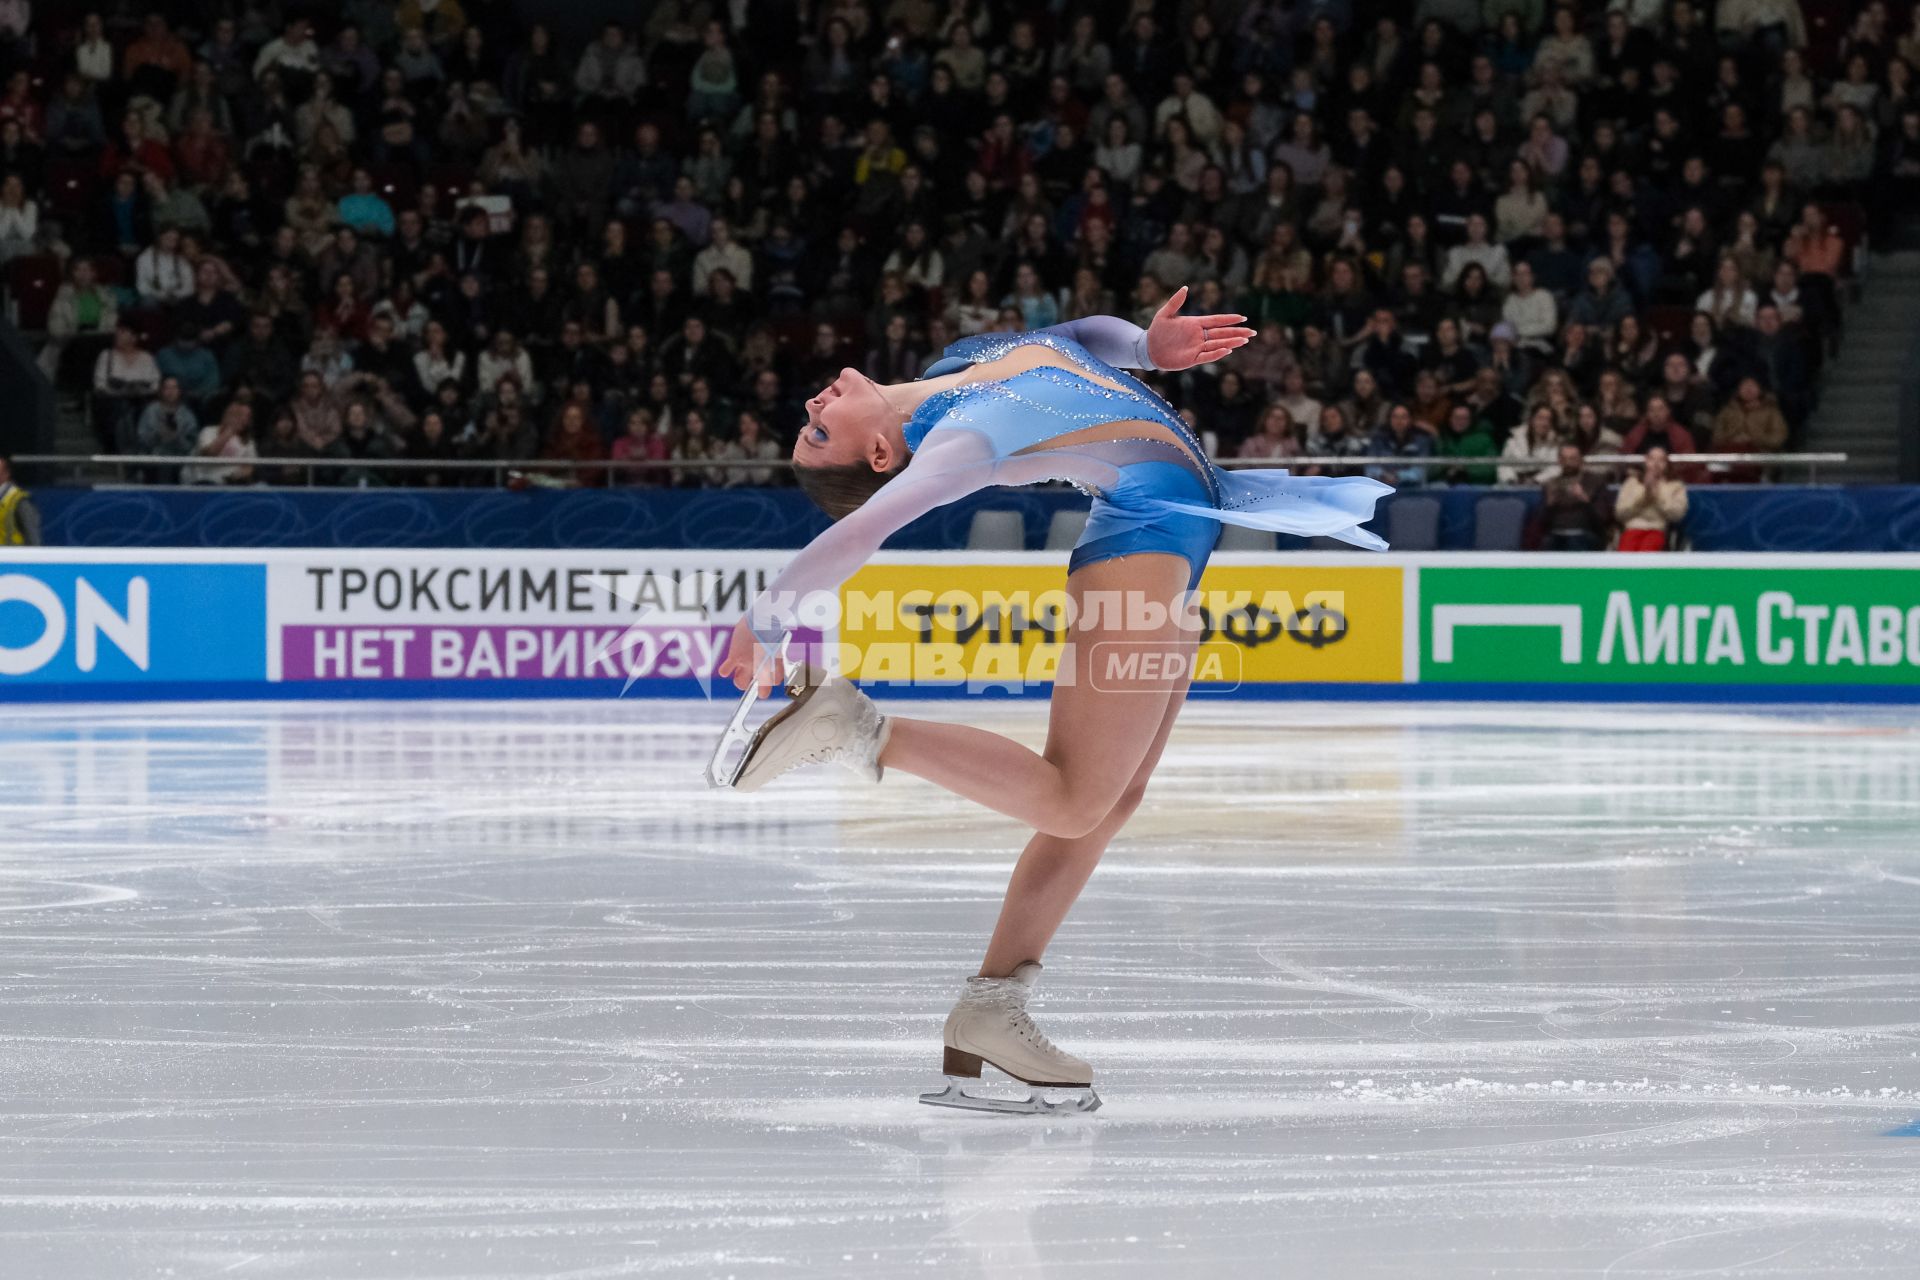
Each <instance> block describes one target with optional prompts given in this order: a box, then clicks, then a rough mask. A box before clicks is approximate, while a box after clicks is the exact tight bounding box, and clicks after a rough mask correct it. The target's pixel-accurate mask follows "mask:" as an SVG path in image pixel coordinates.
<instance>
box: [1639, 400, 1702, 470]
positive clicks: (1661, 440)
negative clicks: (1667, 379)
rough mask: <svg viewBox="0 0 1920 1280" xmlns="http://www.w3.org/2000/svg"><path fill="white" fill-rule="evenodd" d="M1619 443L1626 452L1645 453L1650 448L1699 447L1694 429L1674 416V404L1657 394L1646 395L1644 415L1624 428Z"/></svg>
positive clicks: (1669, 450)
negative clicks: (1632, 424) (1625, 431)
mask: <svg viewBox="0 0 1920 1280" xmlns="http://www.w3.org/2000/svg"><path fill="white" fill-rule="evenodd" d="M1620 447H1621V448H1622V449H1623V450H1625V451H1626V452H1627V453H1645V452H1646V451H1647V450H1649V449H1662V450H1665V451H1666V452H1667V453H1668V454H1669V455H1671V454H1675V453H1698V452H1699V451H1700V449H1699V445H1698V444H1697V443H1696V442H1695V440H1694V438H1693V432H1691V431H1689V430H1688V429H1687V428H1686V427H1684V426H1682V425H1681V424H1680V422H1679V421H1678V420H1676V419H1675V418H1674V416H1673V406H1672V405H1671V404H1669V403H1668V401H1667V398H1666V397H1665V396H1660V395H1652V396H1648V397H1647V407H1646V416H1644V417H1642V418H1641V419H1640V421H1639V423H1638V424H1637V425H1636V426H1635V427H1634V428H1633V430H1631V431H1629V432H1627V438H1626V439H1625V440H1624V441H1622V442H1621V445H1620Z"/></svg>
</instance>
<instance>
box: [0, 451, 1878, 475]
mask: <svg viewBox="0 0 1920 1280" xmlns="http://www.w3.org/2000/svg"><path fill="white" fill-rule="evenodd" d="M1847 458H1848V455H1847V454H1844V453H1676V454H1672V455H1671V456H1670V457H1669V459H1668V460H1669V461H1671V462H1675V463H1682V464H1689V465H1691V464H1700V465H1705V466H1743V467H1745V466H1751V467H1805V468H1806V469H1807V470H1808V472H1809V474H1811V473H1812V472H1813V471H1814V469H1815V468H1818V467H1822V466H1829V465H1835V464H1840V463H1845V462H1846V461H1847ZM1586 461H1587V463H1589V464H1590V465H1593V466H1598V467H1609V466H1633V465H1637V464H1639V463H1641V462H1644V461H1646V455H1645V454H1642V453H1593V454H1588V455H1587V456H1586ZM14 462H16V463H17V464H20V465H22V466H76V467H77V466H97V467H118V468H122V469H125V468H129V467H160V468H166V467H208V468H226V467H238V466H252V467H270V468H273V469H276V470H287V469H294V468H305V469H307V470H309V471H315V470H318V471H327V470H333V471H393V472H405V471H492V472H502V473H511V472H525V471H543V472H558V473H562V474H568V473H576V472H582V471H642V472H645V471H665V472H676V471H737V470H740V469H741V468H746V469H749V470H753V469H759V468H765V469H768V470H775V471H787V470H791V469H792V468H793V462H792V460H791V459H788V458H671V459H662V460H652V459H619V460H615V459H611V458H609V459H606V460H603V461H586V462H582V461H577V460H574V459H571V458H528V459H526V460H524V461H512V460H507V459H497V458H446V459H435V458H284V457H270V456H266V455H262V456H260V457H258V458H249V459H245V460H241V459H234V458H221V457H199V456H197V455H192V454H189V455H187V456H185V457H176V456H172V455H166V456H155V455H152V454H144V453H92V454H79V453H75V454H65V453H22V454H16V455H15V456H14ZM1213 462H1214V465H1215V466H1217V467H1221V468H1223V469H1227V470H1235V471H1240V470H1257V469H1262V468H1271V467H1285V468H1299V467H1340V468H1353V467H1391V468H1395V469H1400V470H1411V469H1413V468H1416V467H1474V468H1484V467H1500V468H1505V469H1512V470H1515V471H1544V470H1548V469H1558V468H1559V466H1560V463H1559V462H1558V461H1557V460H1555V459H1550V458H1503V457H1500V456H1498V455H1495V456H1491V457H1470V458H1469V457H1446V456H1442V455H1439V454H1434V455H1430V456H1427V457H1402V456H1400V455H1398V454H1362V455H1358V456H1335V455H1325V454H1305V455H1300V456H1297V457H1292V458H1216V459H1214V460H1213Z"/></svg>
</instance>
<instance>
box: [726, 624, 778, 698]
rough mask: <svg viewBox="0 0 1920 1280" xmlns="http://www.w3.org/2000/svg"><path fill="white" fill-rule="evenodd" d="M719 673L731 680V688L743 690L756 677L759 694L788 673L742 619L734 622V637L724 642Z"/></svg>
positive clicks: (776, 655)
mask: <svg viewBox="0 0 1920 1280" xmlns="http://www.w3.org/2000/svg"><path fill="white" fill-rule="evenodd" d="M719 675H720V676H721V678H723V679H731V680H732V681H733V687H734V688H736V689H739V690H740V691H742V692H745V691H746V688H747V686H748V685H750V684H753V683H754V682H755V677H756V676H757V677H758V681H759V685H760V696H761V697H763V698H764V697H766V696H767V695H768V694H770V693H772V692H773V690H774V688H775V686H777V685H781V684H785V683H786V679H787V673H786V672H785V671H784V670H782V669H781V665H780V656H779V655H778V654H775V653H769V652H768V651H767V647H766V646H765V645H763V644H761V643H760V639H759V637H758V636H756V635H754V634H753V628H752V627H750V626H748V625H747V620H746V619H745V618H742V619H740V621H739V622H738V623H737V624H735V626H734V628H733V639H732V640H731V641H730V642H729V643H728V644H727V656H726V657H725V658H723V659H721V661H720V670H719Z"/></svg>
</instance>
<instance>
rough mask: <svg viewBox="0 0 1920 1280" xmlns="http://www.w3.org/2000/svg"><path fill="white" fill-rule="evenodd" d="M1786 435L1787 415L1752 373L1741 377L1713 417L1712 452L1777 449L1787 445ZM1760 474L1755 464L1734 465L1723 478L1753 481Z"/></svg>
mask: <svg viewBox="0 0 1920 1280" xmlns="http://www.w3.org/2000/svg"><path fill="white" fill-rule="evenodd" d="M1787 435H1788V431H1787V419H1786V416H1785V415H1784V414H1782V413H1781V412H1780V406H1779V403H1778V402H1777V401H1775V400H1774V398H1773V397H1772V396H1771V395H1769V394H1767V391H1766V388H1764V387H1762V386H1761V385H1760V379H1758V378H1756V377H1753V376H1752V375H1748V376H1747V377H1744V378H1742V379H1740V383H1739V386H1738V387H1737V388H1735V390H1734V393H1733V399H1731V400H1729V401H1728V402H1727V403H1726V405H1725V406H1724V407H1723V408H1722V409H1721V410H1720V412H1719V413H1718V414H1716V415H1714V419H1713V451H1714V452H1715V453H1777V452H1779V451H1780V450H1782V449H1784V448H1786V447H1787ZM1760 476H1761V469H1760V468H1759V467H1758V466H1751V465H1749V466H1741V465H1734V466H1731V467H1729V468H1728V469H1727V471H1726V472H1725V473H1724V474H1723V476H1722V478H1723V479H1725V480H1727V481H1729V482H1731V483H1734V484H1752V483H1753V482H1755V481H1757V480H1758V479H1760Z"/></svg>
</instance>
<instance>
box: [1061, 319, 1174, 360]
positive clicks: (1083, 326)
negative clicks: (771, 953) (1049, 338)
mask: <svg viewBox="0 0 1920 1280" xmlns="http://www.w3.org/2000/svg"><path fill="white" fill-rule="evenodd" d="M1040 332H1041V333H1057V334H1059V335H1060V336H1061V337H1063V338H1068V339H1071V340H1072V341H1074V342H1077V343H1079V344H1080V345H1081V346H1083V347H1085V348H1086V349H1087V351H1088V353H1089V354H1091V355H1092V356H1093V357H1094V358H1095V359H1096V360H1104V361H1106V362H1107V363H1108V364H1110V365H1112V366H1113V367H1114V368H1116V369H1151V368H1153V367H1154V364H1153V361H1152V360H1151V359H1149V358H1148V356H1147V331H1146V330H1145V329H1142V328H1141V327H1140V326H1139V325H1137V324H1135V323H1133V322H1132V321H1131V320H1122V319H1121V318H1120V317H1119V316H1085V317H1083V318H1081V319H1079V320H1069V321H1067V322H1066V323H1065V324H1056V325H1053V326H1051V327H1049V328H1046V329H1042V330H1040Z"/></svg>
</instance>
